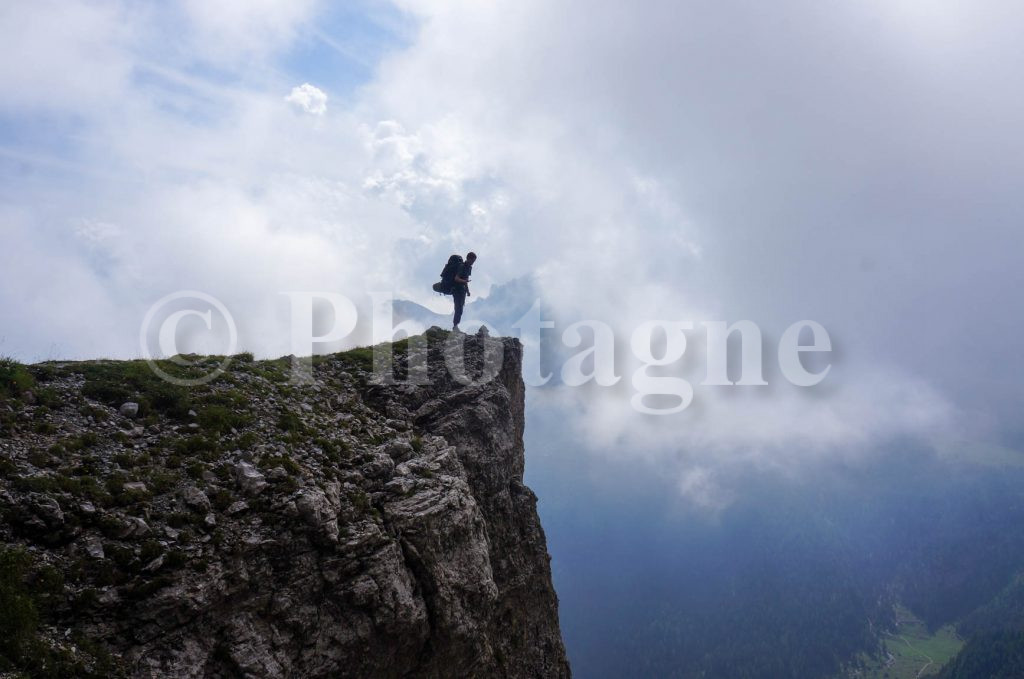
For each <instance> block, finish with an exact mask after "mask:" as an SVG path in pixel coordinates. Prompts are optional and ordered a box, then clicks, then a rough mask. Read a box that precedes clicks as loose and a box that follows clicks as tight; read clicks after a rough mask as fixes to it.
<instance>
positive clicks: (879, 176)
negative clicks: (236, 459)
mask: <svg viewBox="0 0 1024 679" xmlns="http://www.w3.org/2000/svg"><path fill="white" fill-rule="evenodd" d="M983 4H992V5H1000V6H1001V7H1002V13H1003V14H1006V13H1011V12H1013V11H1014V10H1012V8H1010V7H1009V5H1005V4H1002V3H996V2H992V3H988V2H986V3H983ZM407 8H408V9H410V11H413V12H415V13H417V15H418V16H419V17H420V19H421V21H422V23H421V29H420V31H419V33H418V34H417V35H416V36H414V40H413V42H412V44H411V45H410V46H409V47H408V48H407V49H403V50H402V51H399V52H396V53H394V54H392V55H391V56H390V57H389V58H388V59H386V60H385V62H384V63H383V64H381V65H380V66H379V68H378V70H377V71H376V72H375V76H374V80H373V81H372V82H370V83H368V84H367V86H366V87H365V88H363V89H360V90H358V92H357V94H356V95H354V97H353V98H352V99H351V100H345V101H344V102H343V106H338V105H337V104H335V103H334V100H332V109H331V114H330V115H325V111H326V99H327V97H326V95H325V94H324V93H323V92H322V91H321V90H320V89H318V88H316V87H313V86H312V85H310V84H308V83H306V84H303V85H301V86H299V87H296V88H294V89H293V90H292V92H291V94H289V95H288V96H287V97H285V100H286V101H288V103H289V104H291V105H293V106H295V107H296V108H298V109H299V110H301V111H304V112H307V113H310V114H313V115H316V116H317V120H316V124H315V125H310V124H308V123H309V121H308V120H303V119H302V118H301V117H296V116H294V115H290V113H289V111H288V110H287V108H286V107H285V106H282V104H281V93H282V92H285V91H287V88H288V87H290V86H291V84H292V83H293V82H296V81H295V80H292V79H291V78H292V77H293V76H291V75H287V74H284V73H280V72H278V71H277V69H279V68H283V66H282V65H281V64H282V63H283V62H279V61H277V60H276V57H278V56H280V55H282V54H285V53H287V52H288V50H289V48H291V47H293V46H295V44H296V41H297V40H300V39H301V38H302V36H303V35H304V31H305V29H306V28H307V27H309V26H311V25H314V24H315V19H316V11H317V9H318V4H317V3H313V2H299V3H293V2H269V1H261V2H258V3H251V2H241V1H234V0H232V1H230V2H217V3H210V2H199V1H198V0H195V1H192V0H189V1H188V2H185V3H184V4H183V5H179V6H177V9H175V10H167V11H166V12H159V11H157V10H151V11H142V10H139V9H137V8H136V7H134V6H132V7H130V8H129V7H128V6H127V5H122V4H120V3H117V2H74V1H73V0H68V1H67V2H62V3H59V4H58V3H53V2H51V3H46V2H40V3H15V4H14V5H10V4H8V5H4V7H3V9H2V10H0V12H2V14H0V17H2V21H0V38H3V39H0V46H2V47H0V50H3V54H2V56H3V57H4V58H3V59H0V89H3V91H4V92H5V98H4V101H3V103H2V104H0V106H2V107H3V109H4V110H5V111H8V112H14V113H15V114H16V115H27V114H25V113H24V112H26V111H30V110H32V109H33V108H46V109H48V110H51V111H56V112H58V113H59V114H61V115H60V116H59V117H61V119H67V120H73V121H75V127H74V129H73V134H70V133H69V134H65V135H64V136H63V137H61V138H60V142H62V143H64V144H65V145H66V147H65V148H63V149H60V148H57V147H58V144H57V143H55V142H53V141H52V140H50V139H46V140H44V141H45V143H43V142H39V141H35V142H32V141H31V140H30V141H29V142H27V143H28V146H29V148H27V149H23V150H22V151H19V153H18V154H13V153H10V154H7V155H5V156H3V159H0V172H2V176H0V179H2V180H3V181H2V182H0V186H2V187H5V188H3V189H0V190H2V191H3V194H2V195H3V198H4V201H5V202H4V207H5V209H4V210H3V211H2V212H0V228H3V230H4V236H5V248H4V249H3V251H2V252H0V257H2V259H3V260H4V261H3V264H4V266H3V267H2V271H0V278H2V279H3V286H0V290H2V291H0V314H2V316H3V318H2V323H0V325H2V327H4V328H5V329H8V328H11V329H16V330H6V331H5V332H6V334H5V337H4V341H5V343H6V344H4V345H2V346H0V353H16V354H18V355H21V356H23V357H25V358H35V357H39V356H40V355H41V354H44V355H45V354H46V353H47V352H48V351H49V349H47V347H50V346H51V345H52V346H56V347H57V348H58V351H59V353H60V354H62V355H66V356H87V355H100V354H110V355H120V356H130V355H134V353H135V348H134V342H135V339H134V338H135V336H136V333H137V330H138V328H137V324H138V322H139V320H140V318H141V316H142V314H143V313H144V312H145V309H146V308H147V305H148V304H149V303H151V302H152V301H154V300H156V299H158V298H160V297H162V296H163V295H165V294H167V293H168V292H173V291H174V290H178V289H182V288H199V289H203V290H206V291H207V292H209V293H211V294H214V295H215V296H218V297H221V298H222V299H223V301H224V302H225V303H227V304H229V306H230V307H231V308H232V309H233V310H236V311H237V316H238V317H239V320H240V331H241V333H242V341H243V343H244V344H246V348H248V349H251V350H253V351H255V352H256V353H258V354H261V355H267V354H283V353H287V351H288V348H287V347H286V346H284V345H283V342H282V339H281V337H280V335H281V333H280V332H278V330H279V329H280V327H281V323H282V320H283V318H284V314H285V313H286V308H285V307H284V306H283V300H282V299H279V298H278V295H277V293H278V292H279V291H281V290H288V289H311V288H312V289H322V290H334V291H353V290H359V291H362V290H366V289H368V288H377V289H387V288H391V289H394V290H395V291H396V293H397V294H399V295H403V296H410V297H413V298H414V299H417V300H419V301H428V300H429V294H430V293H429V283H430V282H432V281H433V280H434V279H435V278H436V275H437V270H438V267H439V263H440V262H443V258H444V256H446V255H447V254H448V253H450V252H451V251H453V250H463V251H464V250H466V249H474V250H476V251H477V252H479V253H480V255H481V260H480V264H479V265H478V267H477V270H476V276H475V278H476V279H477V281H478V287H477V289H476V290H475V292H482V291H484V290H485V289H486V287H487V286H488V285H489V284H491V283H494V282H503V281H506V280H509V279H511V278H514V277H517V276H519V275H522V274H523V273H526V272H530V271H535V272H538V274H539V277H540V280H541V281H542V284H543V289H544V294H545V300H546V303H549V304H552V305H554V307H555V308H556V309H557V310H558V312H559V314H560V315H561V316H562V317H566V318H573V320H576V319H579V318H581V317H589V318H597V319H603V320H606V321H607V322H609V323H611V324H612V325H613V326H614V327H615V329H616V332H617V333H618V336H619V337H622V338H625V337H628V334H629V332H630V331H631V330H632V328H634V327H635V326H636V325H637V324H638V323H639V322H640V321H642V320H649V319H653V318H664V319H692V320H697V321H700V320H731V321H735V320H740V319H745V318H749V319H751V320H754V321H755V322H757V323H758V324H759V325H760V326H761V327H762V329H763V330H764V332H765V336H766V338H767V339H768V340H771V339H772V338H777V336H778V334H779V332H780V331H781V329H782V328H784V327H785V326H787V325H789V324H790V323H792V322H794V321H797V320H800V319H803V318H812V319H814V320H818V321H820V322H821V323H823V324H824V325H825V326H826V327H827V328H828V329H829V330H830V332H831V333H832V336H833V340H834V344H835V346H836V353H835V362H836V368H835V370H834V371H833V375H832V376H830V378H829V379H830V380H834V381H832V382H830V383H829V384H830V385H831V386H829V385H826V386H828V387H829V388H826V389H822V390H819V391H817V392H815V394H816V396H815V397H814V398H812V399H808V398H804V396H803V395H801V394H798V393H792V392H789V391H783V392H781V393H775V392H772V393H771V394H770V395H766V396H765V397H759V398H744V397H736V396H733V395H721V396H705V395H703V394H699V395H698V399H700V400H698V401H697V402H696V403H695V405H694V406H692V408H691V410H690V411H689V412H688V413H686V414H684V415H683V416H682V417H680V418H676V419H671V420H670V421H665V422H661V423H660V424H657V425H652V424H651V421H650V418H637V417H636V416H635V414H634V413H632V411H631V410H630V409H629V407H628V399H629V392H628V374H627V379H626V380H624V384H626V385H627V388H626V390H625V392H624V393H620V392H619V391H609V392H607V393H606V394H604V397H599V396H595V395H594V394H593V393H591V392H589V391H586V392H585V391H578V392H575V393H573V394H572V397H571V398H570V399H569V402H567V403H562V404H560V405H558V407H561V408H564V409H565V412H566V418H565V420H564V421H565V422H566V423H567V424H569V425H572V426H575V427H577V428H578V431H580V432H581V433H583V434H584V435H585V436H586V437H587V440H588V441H589V442H590V443H591V444H593V445H594V446H595V447H602V446H603V447H605V448H608V449H616V454H618V455H633V454H637V455H639V454H645V453H649V454H656V455H664V456H666V458H665V459H669V458H668V457H667V453H666V452H665V451H668V450H670V449H672V448H673V447H674V448H676V449H679V448H685V449H686V450H687V451H689V452H690V453H691V454H695V452H694V451H700V450H704V451H709V452H708V453H707V454H708V455H712V454H713V455H716V456H719V457H725V456H730V457H731V458H732V459H736V458H739V457H742V456H744V455H749V454H752V451H753V452H758V451H760V453H762V454H763V455H767V454H768V453H770V454H771V456H781V455H784V454H785V451H787V450H793V451H797V450H799V451H800V454H803V455H806V454H815V451H824V450H830V449H834V448H838V447H842V446H843V445H846V444H850V443H851V442H853V443H856V444H858V445H860V446H863V447H869V446H871V445H872V443H873V441H875V440H879V439H881V438H884V437H895V436H900V435H904V434H911V435H916V434H927V433H928V432H930V431H932V430H934V429H937V428H940V426H941V425H942V423H944V422H954V421H955V420H958V419H963V418H964V417H965V416H966V415H965V414H969V413H970V412H972V409H973V410H985V409H986V408H987V407H988V405H989V404H988V403H986V402H982V401H980V400H979V399H981V398H982V396H985V398H990V399H991V400H992V401H993V402H995V403H994V404H993V405H992V408H991V410H992V412H994V413H998V412H1005V413H1010V414H1013V415H1014V416H1015V414H1016V413H1017V412H1018V411H1019V405H1020V402H1019V396H1017V395H1016V394H1017V392H1018V391H1019V388H1018V387H1017V385H1015V384H1014V383H1013V382H1014V377H1013V376H1015V375H1019V374H1020V367H1021V366H1020V363H1019V359H1017V358H1016V355H1017V354H1016V342H1015V341H1014V338H1015V337H1018V336H1019V335H1020V333H1021V331H1024V328H1022V327H1021V325H1022V321H1021V320H1020V316H1019V314H1016V315H1015V314H1013V313H1012V311H1013V310H1014V309H1016V308H1017V306H1019V300H1017V299H1016V298H1015V297H1014V295H1015V294H1017V293H1016V291H1017V290H1019V289H1020V287H1021V284H1024V281H1021V271H1024V266H1021V262H1020V249H1019V247H1016V246H1017V245H1019V242H1018V241H1019V231H1018V229H1019V219H1018V218H1017V217H1018V215H1016V214H1015V213H1014V212H1013V209H1012V208H1011V207H1010V206H1013V205H1016V204H1017V203H1018V202H1019V201H1017V199H1016V196H1017V195H1019V190H1020V187H1019V177H1021V176H1024V175H1022V173H1021V172H1020V171H1019V170H1020V168H1019V165H1020V162H1019V159H1020V158H1021V157H1024V148H1022V143H1024V142H1022V141H1021V140H1022V139H1024V135H1020V134H1019V129H1018V127H1019V121H1020V120H1021V119H1022V118H1024V115H1022V114H1024V101H1022V99H1021V96H1020V94H1019V93H1017V92H1016V91H1013V90H1010V89H1007V88H1005V86H1002V85H999V83H1005V82H1010V81H1012V74H1013V71H1012V70H1011V71H1010V72H1009V73H1008V74H1007V73H1005V72H1004V71H1005V69H1010V68H1011V65H1014V64H1019V63H1021V49H1020V43H1019V41H1016V40H1010V39H1008V38H1007V36H1006V35H1004V33H1003V32H1000V31H994V32H986V31H985V30H982V28H979V27H978V25H977V22H974V23H972V24H971V25H972V26H973V28H972V31H974V32H975V34H977V35H978V36H982V35H988V36H990V37H991V38H992V39H991V41H989V42H988V43H985V44H986V45H987V46H986V50H984V51H973V52H970V53H969V54H968V53H967V52H968V51H961V50H952V51H948V52H945V51H941V50H939V51H938V52H937V53H936V52H932V51H930V52H929V53H928V55H927V58H914V59H909V58H908V57H907V55H906V52H905V46H903V45H899V49H897V48H896V47H895V45H897V43H898V41H897V40H895V39H894V36H898V35H899V30H900V29H899V26H898V25H896V24H886V25H885V26H884V29H885V31H884V32H885V35H886V36H887V38H888V39H887V40H886V41H884V42H882V43H880V44H876V43H875V36H876V35H877V31H875V30H874V28H873V27H875V26H876V24H877V22H876V21H875V19H876V17H874V15H872V14H871V11H869V10H866V9H862V8H861V6H859V5H856V6H853V5H843V6H842V7H841V8H837V9H835V10H834V11H833V10H829V11H823V12H816V13H812V14H809V15H808V14H806V13H805V12H804V11H803V9H802V8H801V7H800V6H799V4H797V3H789V2H783V3H781V4H780V5H778V6H777V7H775V8H774V9H773V11H775V12H777V13H778V16H779V20H778V21H776V22H772V23H770V24H763V23H761V22H758V21H755V20H754V19H751V18H749V17H746V16H745V15H743V14H741V13H738V12H736V11H734V10H733V9H730V8H729V7H728V6H727V3H726V4H723V5H715V6H713V7H712V6H707V5H700V6H698V5H690V4H686V3H677V2H668V1H667V0H666V1H664V2H653V3H650V4H649V5H647V6H645V8H644V11H642V12H640V11H637V10H635V9H631V8H630V7H629V6H628V5H623V4H621V3H604V2H589V1H588V2H582V1H577V2H569V3H568V4H558V5H556V4H552V3H543V2H518V3H514V6H513V4H512V3H500V2H499V3H469V2H464V3H458V4H457V5H455V4H452V3H430V2H415V3H412V2H410V3H407ZM129 10H130V11H129ZM981 11H982V10H979V13H980V12H981ZM168 16H170V18H171V19H175V17H176V19H175V21H171V23H170V24H169V25H170V26H172V27H173V28H174V30H171V29H170V28H165V29H162V28H161V27H162V26H163V24H162V23H161V20H162V19H165V18H168ZM567 17H568V18H571V19H572V20H571V21H569V20H567ZM1006 25H1012V22H1006ZM80 26H84V27H85V28H84V29H82V30H79V27H80ZM179 28H180V29H181V31H177V29H179ZM917 28H920V27H917ZM318 30H321V29H320V28H319V27H318ZM916 30H917V29H915V31H916ZM179 32H180V33H181V35H180V36H179V35H178V33H179ZM979 44H980V43H979ZM523 45H530V49H529V50H524V49H523ZM467 55H471V58H467ZM197 62H199V63H206V62H212V63H214V64H215V65H216V66H217V70H215V71H212V72H205V71H203V70H202V69H201V68H197V67H196V63H197ZM156 65H159V66H156ZM1001 74H1002V75H1001ZM1004 76H1005V77H1004ZM321 84H323V85H324V87H326V88H328V89H330V86H329V84H327V83H321ZM331 91H332V92H333V91H334V90H331ZM28 120H29V119H28V118H25V119H23V120H21V122H26V121H28ZM59 133H60V130H54V131H53V134H54V136H56V135H58V134H59ZM54 156H57V158H56V159H55V160H56V161H59V162H51V163H49V164H46V163H45V162H43V161H44V160H45V159H46V158H47V157H54ZM33 157H38V158H39V159H40V160H39V162H34V161H33V160H32V159H33ZM936 168H941V169H942V170H941V172H940V171H937V170H936ZM105 225H117V226H116V228H115V227H109V226H105ZM76 229H77V231H76ZM69 232H70V233H71V234H72V235H77V236H78V238H77V239H76V238H69V237H68V236H69ZM865 261H871V262H872V266H871V267H865V266H863V265H862V263H863V262H865ZM52 270H60V271H62V272H66V273H65V275H62V276H60V277H54V276H47V275H43V274H41V273H40V272H44V271H52ZM25 290H30V291H31V295H28V294H26V293H25ZM29 297H31V299H33V300H35V302H34V304H33V305H29V304H28V303H27V302H25V300H26V299H28V298H29ZM40 304H44V305H45V306H46V308H47V311H45V312H40V311H39V305H40ZM83 309H89V310H93V311H92V312H91V313H93V314H95V315H96V317H97V318H96V322H91V323H87V324H83V323H81V322H79V321H77V320H76V321H74V322H72V321H71V320H69V319H77V318H78V316H77V315H76V314H78V313H79V312H80V311H81V310H83ZM951 319H953V320H951ZM85 326H87V327H85ZM83 328H84V330H83ZM979 337H981V338H983V342H984V345H985V347H986V348H987V350H988V355H989V359H988V361H987V362H985V363H980V362H977V361H973V360H972V356H971V355H970V352H971V351H972V350H976V348H977V346H978V341H979V339H978V338H979ZM767 346H768V347H769V348H773V345H772V344H771V343H770V342H769V343H768V345H767ZM769 353H770V352H769ZM768 355H769V354H768V353H766V356H768ZM766 360H767V359H766ZM624 374H625V373H624ZM986 395H987V396H986ZM584 396H585V398H583V397H584ZM576 398H579V400H578V401H574V399H576ZM1000 409H1003V410H1002V411H1001V410H1000ZM995 419H998V418H995ZM954 426H956V425H955V422H954ZM701 464H703V465H704V466H705V467H707V468H710V467H711V465H712V462H709V461H707V460H701ZM683 478H685V477H683ZM708 483H710V482H709V481H708V480H707V477H700V476H698V477H694V479H693V480H692V481H687V482H686V483H685V484H684V485H687V487H688V488H691V489H692V490H693V492H697V491H698V490H699V489H701V488H704V487H708Z"/></svg>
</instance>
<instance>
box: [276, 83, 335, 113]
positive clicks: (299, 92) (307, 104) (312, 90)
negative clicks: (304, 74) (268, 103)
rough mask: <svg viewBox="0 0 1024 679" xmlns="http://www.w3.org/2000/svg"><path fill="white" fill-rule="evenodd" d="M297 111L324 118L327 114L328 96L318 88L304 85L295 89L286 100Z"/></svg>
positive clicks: (307, 84)
mask: <svg viewBox="0 0 1024 679" xmlns="http://www.w3.org/2000/svg"><path fill="white" fill-rule="evenodd" d="M284 100H285V101H287V102H288V103H289V104H291V105H292V106H294V107H295V108H296V109H298V110H301V111H305V112H306V113H312V114H313V115H317V116H322V115H323V114H325V113H327V95H326V94H325V93H324V91H323V90H321V89H320V88H318V87H314V86H313V85H310V84H309V83H303V84H302V85H299V86H297V87H293V88H292V91H291V94H289V95H288V96H287V97H285V98H284Z"/></svg>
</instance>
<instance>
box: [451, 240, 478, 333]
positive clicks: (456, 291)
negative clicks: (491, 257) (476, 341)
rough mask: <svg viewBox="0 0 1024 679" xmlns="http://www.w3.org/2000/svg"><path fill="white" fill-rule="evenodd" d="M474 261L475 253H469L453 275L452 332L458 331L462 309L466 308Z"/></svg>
mask: <svg viewBox="0 0 1024 679" xmlns="http://www.w3.org/2000/svg"><path fill="white" fill-rule="evenodd" d="M475 261H476V253H475V252H470V253H468V254H467V255H466V261H465V262H463V263H462V266H460V267H459V270H458V272H457V273H456V274H455V280H454V285H452V298H453V299H454V300H455V318H454V319H452V330H454V331H455V332H462V331H461V330H459V321H461V320H462V308H463V307H464V306H466V298H467V297H469V277H470V276H472V275H473V262H475Z"/></svg>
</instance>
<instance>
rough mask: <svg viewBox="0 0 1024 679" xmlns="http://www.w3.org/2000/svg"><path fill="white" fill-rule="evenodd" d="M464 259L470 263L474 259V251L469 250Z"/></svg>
mask: <svg viewBox="0 0 1024 679" xmlns="http://www.w3.org/2000/svg"><path fill="white" fill-rule="evenodd" d="M466 261H467V262H469V263H470V264H472V263H473V262H475V261H476V253H475V252H471V253H469V254H468V255H466Z"/></svg>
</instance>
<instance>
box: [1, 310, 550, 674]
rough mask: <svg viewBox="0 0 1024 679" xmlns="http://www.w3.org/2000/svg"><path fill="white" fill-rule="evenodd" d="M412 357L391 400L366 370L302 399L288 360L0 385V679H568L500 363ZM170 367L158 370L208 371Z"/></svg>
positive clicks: (322, 364) (118, 367)
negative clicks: (3, 675) (161, 374)
mask: <svg viewBox="0 0 1024 679" xmlns="http://www.w3.org/2000/svg"><path fill="white" fill-rule="evenodd" d="M425 338H426V339H427V340H429V350H428V358H429V360H428V362H427V364H426V373H416V374H417V375H418V377H419V379H418V380H416V381H418V382H422V384H418V385H412V384H402V383H401V381H402V380H401V378H404V377H408V376H409V375H410V371H409V367H408V364H409V362H410V359H409V356H410V353H411V352H410V350H409V347H410V345H409V343H408V342H407V341H406V342H398V343H395V344H394V345H392V346H391V350H392V352H393V354H394V358H395V366H396V368H395V369H396V371H397V372H396V373H394V374H393V376H394V375H397V377H398V378H400V379H398V380H397V381H398V382H399V383H397V384H396V383H391V384H381V383H379V382H380V380H379V379H377V378H375V377H374V374H373V373H372V372H371V367H372V354H371V352H370V351H369V350H368V349H359V350H355V351H351V352H347V353H343V354H334V355H330V356H325V357H317V358H316V359H315V360H314V361H313V362H312V368H311V369H312V376H313V380H312V381H311V382H308V383H304V384H295V383H294V380H293V379H292V377H293V376H292V372H291V370H290V367H291V360H290V359H289V358H287V357H286V358H284V359H279V360H276V361H254V360H252V357H251V356H247V355H241V356H237V357H234V360H233V361H232V362H231V364H230V366H229V368H228V370H227V371H226V372H224V373H223V374H222V375H221V376H220V377H219V378H217V379H216V380H214V381H212V382H210V383H208V384H204V385H201V386H179V385H176V384H174V383H172V382H168V381H166V380H163V379H160V378H158V377H156V375H155V374H154V373H153V371H152V370H151V369H150V366H148V365H147V364H146V363H144V362H141V361H136V362H114V361H91V362H82V363H46V364H38V365H33V366H27V367H26V366H20V365H18V364H14V363H12V362H9V361H8V362H0V399H2V400H0V511H2V516H3V522H2V524H0V543H2V544H0V550H2V551H0V672H3V671H7V672H19V671H20V672H23V673H25V674H28V675H47V674H49V675H51V676H68V675H79V676H88V675H93V676H116V675H127V676H134V677H228V676H231V677H234V676H245V677H261V678H262V677H327V676H330V677H567V676H569V667H568V664H567V662H566V657H565V652H564V649H563V645H562V640H561V635H560V632H559V627H558V610H557V599H556V596H555V593H554V590H553V588H552V585H551V578H550V569H549V564H548V561H549V557H548V555H547V550H546V545H545V538H544V532H543V530H542V529H541V525H540V522H539V520H538V517H537V513H536V508H535V506H536V497H535V496H534V495H533V493H532V492H531V491H530V490H529V489H528V488H527V487H526V486H524V485H523V482H522V480H523V463H524V458H523V438H522V434H523V424H524V422H523V418H524V415H523V389H524V388H523V382H522V379H521V377H520V369H521V365H520V361H521V346H520V345H519V343H518V341H517V340H514V339H507V338H488V337H485V336H473V337H465V336H451V335H449V334H448V333H446V332H443V331H440V330H436V329H433V330H431V331H428V333H427V334H426V336H425ZM488 351H490V352H495V351H496V352H497V353H498V354H499V355H503V360H502V362H501V367H500V370H498V371H497V373H496V375H495V376H494V377H493V379H485V378H480V377H481V375H482V373H486V370H485V366H484V356H485V355H486V353H487V352H488ZM412 355H415V353H414V352H413V353H412ZM453 357H454V358H455V359H456V360H455V361H454V364H459V363H460V358H462V359H464V367H465V374H462V375H460V374H459V373H458V372H457V371H456V372H455V375H456V376H453V374H452V371H451V370H449V369H448V364H453V362H452V359H453ZM189 358H190V359H191V365H187V366H181V365H177V364H175V363H172V362H170V361H161V362H160V363H159V365H158V367H160V368H161V369H162V370H164V371H165V372H166V373H168V374H170V375H171V376H173V377H175V378H177V379H178V380H183V379H194V378H196V377H197V376H199V375H202V374H207V373H209V371H210V370H211V369H212V367H213V366H214V365H215V364H216V363H217V362H218V361H219V360H220V359H219V358H218V357H206V358H202V357H189ZM446 358H447V359H448V364H446ZM413 372H414V373H415V370H414V371H413ZM474 377H476V378H479V379H475V380H474V379H473V378H474ZM485 377H486V376H485ZM395 381H396V380H394V379H393V380H392V382H395Z"/></svg>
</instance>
